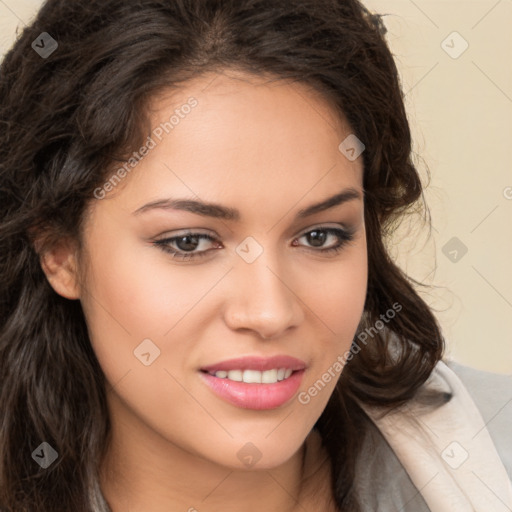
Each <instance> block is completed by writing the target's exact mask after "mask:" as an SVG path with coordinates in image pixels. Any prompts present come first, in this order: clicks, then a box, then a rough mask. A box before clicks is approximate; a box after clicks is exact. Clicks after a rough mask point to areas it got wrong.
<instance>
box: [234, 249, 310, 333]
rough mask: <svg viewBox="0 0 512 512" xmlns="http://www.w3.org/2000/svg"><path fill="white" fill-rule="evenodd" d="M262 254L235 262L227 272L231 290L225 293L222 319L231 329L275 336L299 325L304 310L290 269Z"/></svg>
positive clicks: (264, 253)
mask: <svg viewBox="0 0 512 512" xmlns="http://www.w3.org/2000/svg"><path fill="white" fill-rule="evenodd" d="M266 253H267V251H264V252H263V254H262V255H260V257H259V258H258V259H256V261H254V262H252V263H246V262H245V261H243V260H242V261H238V262H237V263H236V266H235V268H234V269H233V270H232V272H231V273H230V279H231V281H230V283H231V285H230V286H231V287H232V288H231V290H232V291H231V292H230V293H228V297H229V299H228V301H227V304H226V309H225V322H226V324H227V325H228V326H229V327H230V328H231V329H233V330H236V331H242V330H247V331H251V332H255V333H257V335H258V336H260V337H261V338H263V339H275V338H278V337H281V336H283V333H285V331H287V330H288V329H292V328H293V327H297V326H298V325H300V323H301V322H302V320H303V318H304V310H303V307H302V304H303V303H302V301H301V299H302V298H301V297H299V295H298V293H297V291H295V290H294V289H293V278H292V276H291V275H290V272H289V271H288V272H287V271H284V270H283V269H282V266H278V265H277V264H276V263H275V259H274V258H272V259H271V258H268V257H266V256H265V255H266ZM299 293H300V292H299Z"/></svg>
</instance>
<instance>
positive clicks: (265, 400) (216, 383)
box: [200, 370, 304, 410]
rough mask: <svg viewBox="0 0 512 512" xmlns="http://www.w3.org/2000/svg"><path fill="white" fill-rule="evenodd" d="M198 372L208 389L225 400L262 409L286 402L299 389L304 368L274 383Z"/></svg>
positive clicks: (239, 405)
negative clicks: (249, 382)
mask: <svg viewBox="0 0 512 512" xmlns="http://www.w3.org/2000/svg"><path fill="white" fill-rule="evenodd" d="M200 373H201V376H202V378H203V379H204V381H205V382H206V384H207V385H208V386H209V387H210V389H211V390H212V391H213V392H214V393H215V394H216V395H218V396H220V397H221V398H223V399H224V400H226V401H227V402H229V403H231V404H233V405H236V406H237V407H241V408H242V409H255V410H264V409H276V408H277V407H280V406H281V405H283V404H285V403H286V402H288V401H289V400H290V399H291V398H292V397H293V396H294V395H295V393H296V392H297V390H298V389H299V386H300V383H301V381H302V376H303V375H304V370H299V371H295V372H293V373H292V374H291V375H290V376H289V377H288V378H287V379H284V380H282V381H279V382H276V383H274V384H255V383H252V384H247V383H246V382H237V381H234V380H229V379H227V378H224V379H221V378H219V377H215V376H213V375H210V374H209V373H205V372H200Z"/></svg>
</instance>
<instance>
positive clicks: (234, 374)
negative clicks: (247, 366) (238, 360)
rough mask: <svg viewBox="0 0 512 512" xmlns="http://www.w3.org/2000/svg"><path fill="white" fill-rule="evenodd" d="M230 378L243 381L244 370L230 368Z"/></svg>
mask: <svg viewBox="0 0 512 512" xmlns="http://www.w3.org/2000/svg"><path fill="white" fill-rule="evenodd" d="M228 379H231V380H236V381H237V382H242V370H229V372H228Z"/></svg>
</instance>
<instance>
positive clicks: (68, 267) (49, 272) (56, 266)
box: [39, 240, 80, 299]
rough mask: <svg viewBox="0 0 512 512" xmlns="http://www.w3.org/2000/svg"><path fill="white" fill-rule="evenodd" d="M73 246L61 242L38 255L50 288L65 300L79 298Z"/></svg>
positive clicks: (67, 242) (66, 241)
mask: <svg viewBox="0 0 512 512" xmlns="http://www.w3.org/2000/svg"><path fill="white" fill-rule="evenodd" d="M75 251H76V248H75V245H74V244H73V243H72V242H70V241H69V240H61V241H59V242H58V243H57V244H55V245H54V246H52V248H50V249H48V250H47V251H45V252H44V253H41V254H40V255H39V258H40V262H41V268H42V269H43V272H44V273H45V275H46V278H47V279H48V282H49V283H50V285H51V287H52V288H53V289H54V290H55V291H56V292H57V293H58V294H59V295H62V297H65V298H66V299H78V298H80V287H79V279H78V265H77V259H76V252H75Z"/></svg>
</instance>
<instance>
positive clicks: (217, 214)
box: [133, 187, 362, 222]
mask: <svg viewBox="0 0 512 512" xmlns="http://www.w3.org/2000/svg"><path fill="white" fill-rule="evenodd" d="M358 199H359V200H362V195H361V193H360V192H359V191H358V190H356V189H355V188H352V187H350V188H347V189H344V190H342V191H341V192H339V193H338V194H335V195H334V196H331V197H328V198H327V199H324V200H323V201H321V202H320V203H316V204H312V205H310V206H308V207H306V208H304V209H302V210H299V211H298V212H297V214H296V215H295V218H296V219H303V218H305V217H309V216H311V215H314V214H316V213H319V212H323V211H325V210H328V209H329V208H333V207H334V206H338V205H340V204H343V203H347V202H348V201H353V200H358ZM155 209H163V210H184V211H187V212H190V213H195V214H197V215H202V216H203V217H213V218H216V219H223V220H228V221H235V222H238V221H240V219H241V215H240V211H239V210H237V209H236V208H228V207H226V206H222V205H220V204H217V203H207V202H204V201H197V200H194V199H173V198H168V199H158V200H156V201H152V202H150V203H147V204H145V205H144V206H141V207H140V208H138V209H137V210H135V211H134V212H133V214H134V215H140V214H141V213H143V212H147V211H149V210H155Z"/></svg>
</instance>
